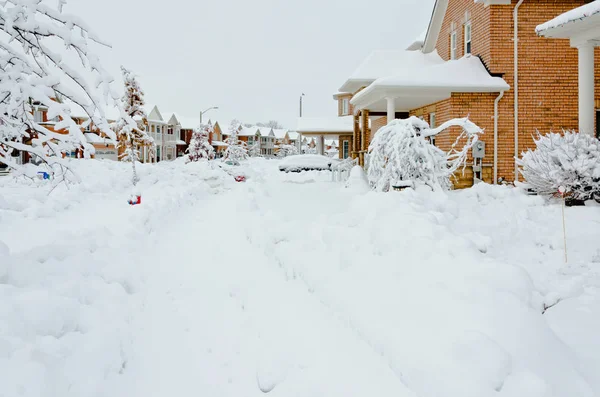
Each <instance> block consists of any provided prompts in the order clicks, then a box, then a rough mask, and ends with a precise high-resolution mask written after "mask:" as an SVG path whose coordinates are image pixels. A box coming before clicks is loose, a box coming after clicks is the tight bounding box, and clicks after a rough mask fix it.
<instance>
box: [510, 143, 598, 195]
mask: <svg viewBox="0 0 600 397" xmlns="http://www.w3.org/2000/svg"><path fill="white" fill-rule="evenodd" d="M535 146H536V148H535V150H531V149H529V150H528V151H526V152H524V153H523V154H522V158H521V159H519V160H518V163H519V165H520V166H521V174H522V175H523V177H524V178H525V180H526V182H527V185H528V187H530V188H531V189H532V190H534V191H535V192H536V193H538V194H540V195H546V196H550V195H553V194H556V193H557V191H558V187H559V186H564V187H565V188H566V189H567V193H568V195H569V196H570V197H572V198H573V199H575V200H589V199H591V198H594V197H598V198H600V141H599V140H598V139H597V138H594V137H593V136H590V135H587V134H579V133H576V132H570V131H565V132H564V133H563V134H557V133H550V134H547V135H540V134H538V136H537V137H536V138H535Z"/></svg>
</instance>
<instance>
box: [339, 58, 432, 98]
mask: <svg viewBox="0 0 600 397" xmlns="http://www.w3.org/2000/svg"><path fill="white" fill-rule="evenodd" d="M421 55H422V54H420V51H406V50H377V51H373V52H372V53H371V54H370V55H369V56H368V57H367V58H366V59H365V60H364V61H363V62H362V63H361V64H360V66H359V67H358V68H357V69H356V70H355V71H354V72H353V73H352V75H350V77H349V78H348V80H346V82H345V83H344V85H343V86H342V87H341V88H340V91H350V92H356V91H358V90H359V89H360V88H361V87H364V86H368V85H369V84H371V83H372V82H374V81H375V80H377V79H378V78H380V77H385V76H391V75H393V74H396V73H398V72H399V71H401V70H403V69H406V68H409V67H411V68H412V67H413V65H414V66H418V65H421V64H422V59H423V58H422V56H421ZM436 55H437V54H436ZM438 58H439V57H438Z"/></svg>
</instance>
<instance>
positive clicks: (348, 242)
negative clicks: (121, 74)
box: [0, 160, 600, 397]
mask: <svg viewBox="0 0 600 397" xmlns="http://www.w3.org/2000/svg"><path fill="white" fill-rule="evenodd" d="M106 164H108V163H104V164H103V165H102V166H96V165H94V166H90V167H91V168H90V169H82V170H81V172H82V173H84V174H85V176H86V177H88V178H89V180H93V181H94V182H93V183H92V182H90V181H89V180H87V182H85V183H84V184H82V185H80V186H78V187H77V188H75V189H73V191H69V192H58V193H53V196H50V198H46V196H43V195H40V194H39V191H36V190H31V189H25V188H22V187H20V186H14V185H10V184H6V182H5V181H2V182H3V183H5V184H6V185H4V189H3V190H0V194H2V195H4V202H3V201H2V198H1V197H0V204H2V203H4V204H3V207H4V210H3V211H2V212H0V222H2V225H10V226H11V228H12V230H11V231H10V232H9V231H7V229H6V228H3V229H2V230H0V241H3V242H4V243H5V244H6V245H7V246H8V248H9V249H10V254H9V253H7V252H5V253H4V255H5V258H7V260H2V259H1V258H2V255H3V253H2V250H0V263H8V266H4V267H2V265H0V297H2V300H1V302H2V303H0V318H3V319H6V321H3V322H2V323H0V396H2V397H4V396H11V397H12V396H13V395H25V396H52V397H54V396H61V397H64V396H78V397H79V396H174V395H177V396H198V395H206V396H241V395H243V396H254V395H256V396H259V395H263V394H264V393H267V392H268V393H269V394H270V395H275V396H313V395H314V396H374V395H376V396H424V397H429V396H431V397H434V396H435V397H439V396H461V397H464V396H473V397H475V396H477V397H480V396H514V397H522V396H523V395H527V396H566V395H568V396H596V395H598V394H599V393H600V376H598V373H600V360H599V359H598V357H599V356H600V350H599V349H600V348H599V346H598V343H597V339H595V338H596V337H595V335H598V331H600V324H599V320H598V318H599V317H600V298H599V297H600V294H599V289H600V276H599V274H598V270H599V269H598V267H599V266H600V264H598V263H597V262H600V252H599V251H598V246H599V245H600V244H598V243H597V242H598V241H599V239H600V236H599V232H598V230H599V229H598V226H599V224H600V211H599V210H600V208H598V207H592V208H585V209H582V208H573V209H569V211H568V221H569V223H568V224H570V225H577V227H572V228H570V230H569V232H570V237H569V238H570V239H569V243H570V249H571V263H570V265H569V266H565V265H563V264H562V263H561V260H562V251H561V250H562V234H561V230H560V228H559V227H557V225H558V226H560V225H561V224H560V218H559V217H558V216H559V212H557V211H556V209H557V207H556V206H547V205H544V204H543V203H542V202H541V201H540V200H539V199H537V198H535V197H527V196H523V195H520V194H519V193H517V192H516V191H514V190H512V189H508V188H506V189H503V188H497V189H492V188H490V187H485V186H482V187H479V188H477V189H471V190H470V191H464V192H459V193H452V194H450V195H433V194H422V193H414V192H403V193H399V194H374V193H368V194H358V193H356V192H353V191H349V190H346V189H343V188H342V186H341V185H339V184H334V183H331V182H329V175H328V174H327V173H302V174H283V173H280V172H278V171H277V163H276V162H274V161H258V160H257V161H253V162H252V165H251V166H250V168H249V169H248V172H249V174H250V179H249V181H248V182H247V183H235V182H233V181H232V180H231V178H228V177H227V175H224V174H223V173H221V172H219V171H210V170H207V169H205V168H202V167H190V166H188V167H186V166H184V165H183V164H171V165H169V164H165V163H161V164H159V165H158V166H147V167H142V169H141V171H140V173H141V176H142V186H141V187H142V189H143V194H144V196H143V202H142V205H141V206H139V207H134V208H130V207H129V206H127V205H126V204H125V205H124V204H123V202H124V198H125V197H126V195H127V194H126V192H127V188H126V184H125V183H119V182H118V181H119V180H120V179H118V178H123V179H125V175H127V171H128V170H127V169H122V168H119V167H120V165H114V166H113V165H111V166H110V167H113V168H111V169H109V170H107V169H106V167H108V166H107V165H106ZM109 171H110V172H111V173H112V174H109ZM87 173H89V175H88V174H87ZM100 173H101V174H100ZM88 178H86V179H88ZM94 178H95V179H94ZM23 195H28V196H27V197H28V200H29V202H28V201H25V200H23ZM17 196H18V198H19V199H18V200H17ZM23 201H25V203H23ZM27 203H28V205H26V204H27ZM19 206H20V207H19ZM558 208H559V207H558ZM36 227H39V228H42V229H43V230H44V233H41V234H40V237H39V238H37V239H34V240H31V241H30V240H27V239H26V237H27V231H28V230H32V229H34V228H36ZM557 302H558V304H556V303H557ZM555 304H556V305H555ZM544 307H550V308H549V309H548V310H547V311H546V314H544V315H542V314H541V313H542V311H543V310H544ZM5 374H8V376H7V377H6V378H5V379H2V376H3V375H5ZM3 393H4V394H3Z"/></svg>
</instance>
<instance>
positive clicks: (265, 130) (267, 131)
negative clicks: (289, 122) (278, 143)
mask: <svg viewBox="0 0 600 397" xmlns="http://www.w3.org/2000/svg"><path fill="white" fill-rule="evenodd" d="M258 130H259V131H260V135H261V136H275V134H274V133H273V129H272V128H270V127H258Z"/></svg>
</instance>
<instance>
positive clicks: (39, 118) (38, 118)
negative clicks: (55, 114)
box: [33, 109, 44, 123]
mask: <svg viewBox="0 0 600 397" xmlns="http://www.w3.org/2000/svg"><path fill="white" fill-rule="evenodd" d="M33 121H35V122H36V123H42V122H44V112H43V111H41V110H39V109H37V110H34V111H33Z"/></svg>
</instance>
